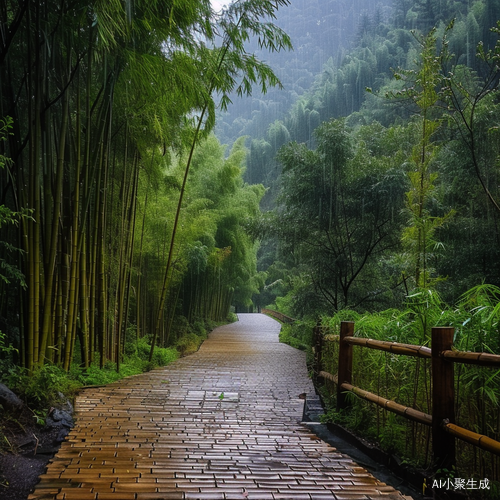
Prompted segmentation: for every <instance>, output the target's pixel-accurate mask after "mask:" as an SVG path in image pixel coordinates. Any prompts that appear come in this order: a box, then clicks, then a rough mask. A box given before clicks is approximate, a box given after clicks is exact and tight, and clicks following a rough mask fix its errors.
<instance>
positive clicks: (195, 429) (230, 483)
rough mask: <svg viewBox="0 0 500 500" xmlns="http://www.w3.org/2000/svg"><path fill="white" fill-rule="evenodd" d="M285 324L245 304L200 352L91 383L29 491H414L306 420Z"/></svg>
mask: <svg viewBox="0 0 500 500" xmlns="http://www.w3.org/2000/svg"><path fill="white" fill-rule="evenodd" d="M278 332H279V325H278V323H276V322H275V321H274V320H272V319H270V318H267V317H266V316H262V315H258V314H253V315H240V320H239V321H238V322H237V323H234V324H232V325H226V326H223V327H220V328H217V329H216V330H214V331H213V332H212V333H211V334H210V335H209V339H208V340H207V341H205V342H204V343H203V345H202V346H201V348H200V350H199V351H198V352H197V353H195V354H193V355H191V356H187V357H185V358H181V359H179V360H177V361H176V362H174V363H172V364H171V365H169V366H167V367H165V368H162V369H157V370H153V371H151V372H149V373H145V374H141V375H137V376H133V377H129V378H127V379H124V380H121V381H118V382H115V383H113V384H109V385H108V386H104V387H99V388H94V389H87V390H85V391H82V392H81V393H80V395H79V396H78V397H77V400H76V402H75V410H76V412H75V420H76V426H75V428H74V429H72V430H71V432H70V434H69V436H68V438H67V439H66V441H64V443H63V444H62V446H61V448H60V450H59V452H58V454H57V455H56V456H55V457H54V458H53V459H52V460H51V462H50V463H49V465H48V468H47V472H46V474H44V475H42V476H41V480H40V483H39V484H38V486H37V487H36V489H35V491H34V493H33V494H31V495H30V496H29V500H83V499H84V500H186V499H190V498H196V499H197V500H203V499H207V500H209V499H223V500H231V499H234V500H241V499H245V498H246V499H248V500H284V499H289V500H304V499H306V500H311V499H314V500H327V499H329V500H331V499H334V500H368V499H381V498H388V499H389V498H390V499H391V500H410V499H404V497H403V496H402V495H401V494H400V493H399V492H397V491H396V490H394V489H393V488H392V487H389V486H386V485H385V484H383V483H381V482H380V481H378V480H376V479H375V478H374V477H373V476H371V475H370V474H369V473H368V472H367V471H366V470H365V469H363V468H362V467H360V466H359V465H358V464H356V463H354V462H353V461H352V459H351V458H349V457H348V456H346V455H343V454H341V453H339V452H338V451H337V450H335V449H334V448H332V447H331V446H329V445H328V444H327V443H324V442H323V441H321V439H319V438H318V437H317V436H315V435H314V434H313V433H311V430H310V429H309V428H308V427H307V426H305V425H303V424H302V423H301V418H302V413H303V404H304V400H302V399H301V398H299V394H303V393H306V394H313V395H315V392H314V387H313V386H312V382H311V380H310V378H309V377H308V373H307V367H306V360H305V353H304V352H302V351H299V350H296V349H293V348H291V347H290V346H287V345H284V344H280V343H279V341H278ZM222 393H224V398H222V399H219V397H220V396H221V394H222Z"/></svg>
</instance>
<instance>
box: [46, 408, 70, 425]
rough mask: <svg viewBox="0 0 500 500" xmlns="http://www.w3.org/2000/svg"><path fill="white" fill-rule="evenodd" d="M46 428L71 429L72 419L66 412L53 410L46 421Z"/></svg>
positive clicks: (57, 409)
mask: <svg viewBox="0 0 500 500" xmlns="http://www.w3.org/2000/svg"><path fill="white" fill-rule="evenodd" d="M45 422H46V426H47V427H52V428H58V427H66V428H68V429H71V428H72V427H73V425H74V423H73V417H72V416H71V414H70V413H69V412H67V411H66V410H60V409H59V408H54V409H53V410H52V411H51V412H50V413H49V415H48V416H47V419H46V421H45Z"/></svg>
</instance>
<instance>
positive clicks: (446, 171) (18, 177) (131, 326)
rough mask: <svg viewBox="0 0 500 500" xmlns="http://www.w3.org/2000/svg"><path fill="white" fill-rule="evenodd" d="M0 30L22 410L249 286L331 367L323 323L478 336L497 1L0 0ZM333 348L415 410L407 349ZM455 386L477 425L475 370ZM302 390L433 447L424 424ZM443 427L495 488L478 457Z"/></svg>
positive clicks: (1, 218) (497, 295) (482, 318)
mask: <svg viewBox="0 0 500 500" xmlns="http://www.w3.org/2000/svg"><path fill="white" fill-rule="evenodd" d="M224 3H227V4H228V5H223V4H224ZM0 30H1V37H0V167H1V169H0V195H1V198H0V383H3V384H6V385H7V386H9V387H10V388H11V389H12V390H14V391H15V392H17V393H18V394H20V395H22V397H23V398H25V399H26V400H27V401H28V402H29V404H30V405H31V407H32V409H33V412H34V414H35V416H37V417H38V418H41V419H43V418H44V417H43V415H44V412H46V411H47V408H49V407H50V406H52V402H51V401H52V398H54V397H56V395H57V394H58V393H59V392H63V393H66V394H72V393H74V392H75V391H77V390H78V388H79V387H81V386H82V385H91V384H103V383H108V382H110V381H111V380H115V379H116V378H117V377H123V376H127V375H131V374H133V373H139V372H146V371H148V370H151V369H153V368H155V367H158V366H163V365H166V364H168V363H169V362H171V361H173V360H175V359H177V358H178V357H180V356H184V355H189V354H190V353H192V352H194V351H196V350H197V349H198V347H199V345H200V344H201V343H202V342H203V340H204V339H205V338H206V337H207V334H208V333H209V332H210V331H211V330H212V329H213V328H215V326H217V325H220V324H223V323H227V322H231V321H237V316H236V314H238V313H241V312H245V313H252V312H261V310H262V309H265V310H271V311H276V312H278V313H280V314H283V315H285V316H286V317H287V318H289V319H292V318H293V321H291V322H290V323H289V324H284V325H283V327H282V331H281V334H280V339H281V341H282V342H286V343H288V344H290V345H292V346H293V347H297V348H300V349H303V350H306V351H307V353H308V357H309V360H310V362H311V363H312V362H313V361H312V360H313V343H314V339H313V329H314V328H315V327H320V328H321V329H322V331H323V334H324V339H325V340H324V342H325V345H326V347H325V351H324V354H323V360H324V363H326V364H327V365H328V366H330V367H331V370H330V371H331V372H332V373H335V370H336V367H335V363H336V361H335V360H336V354H335V352H336V347H335V345H334V343H333V342H328V339H329V338H330V337H333V336H334V335H337V334H338V333H339V331H340V324H341V322H342V321H354V322H355V335H356V336H359V337H365V338H370V339H376V340H380V341H392V342H401V343H404V344H414V345H419V346H430V338H431V329H432V328H433V327H437V326H441V327H444V326H446V327H448V326H450V327H454V329H455V330H454V340H453V348H454V349H457V350H460V351H476V352H485V353H490V354H497V355H499V354H500V0H235V1H233V2H230V1H229V0H228V1H227V2H215V1H212V2H211V1H210V0H58V1H56V0H40V1H37V2H35V1H32V0H4V1H2V2H1V4H0ZM353 364H354V368H353V373H354V378H355V382H356V385H359V386H361V387H363V388H364V389H366V390H370V391H373V392H376V393H378V394H380V395H381V396H383V397H385V398H388V399H394V400H397V401H398V402H399V403H401V404H403V405H406V406H411V407H413V408H416V409H418V410H420V411H422V412H426V413H428V414H430V413H432V401H431V398H430V386H431V363H430V362H429V361H427V360H424V359H417V360H414V359H406V358H405V359H401V358H399V357H396V356H394V355H392V354H388V353H383V352H379V351H370V352H369V353H367V352H363V353H357V352H356V353H355V355H354V360H353ZM455 384H456V386H457V396H456V400H455V403H454V404H455V414H456V418H457V421H458V422H460V425H464V426H465V427H467V428H469V429H472V430H473V431H474V432H477V433H480V434H482V435H485V436H488V437H489V438H491V439H494V440H497V441H500V414H499V412H498V407H499V404H500V402H499V398H500V372H499V371H498V367H497V368H493V369H492V368H483V367H477V366H473V365H460V367H459V368H457V369H456V370H455ZM318 391H319V392H320V394H321V397H322V399H323V402H324V404H325V408H326V410H325V416H324V422H325V423H337V424H339V425H342V426H345V427H346V428H348V429H350V431H352V432H354V433H357V434H359V435H362V436H363V438H364V439H366V440H369V441H372V442H375V443H377V445H378V446H380V447H381V448H383V449H384V450H385V451H387V452H388V453H393V454H395V455H396V456H398V457H400V460H401V461H404V462H405V463H407V464H409V465H411V466H413V467H417V468H421V469H426V468H428V467H430V465H431V463H430V462H431V460H432V457H431V452H430V444H429V443H430V441H431V435H430V430H429V429H427V428H425V427H424V426H421V425H419V424H416V423H415V422H410V421H405V420H404V419H400V418H399V417H397V416H395V415H394V414H390V413H388V412H385V411H384V410H383V409H381V408H375V407H373V406H370V404H369V403H367V402H366V401H362V400H361V399H360V398H355V397H353V398H352V399H353V401H352V404H351V406H350V408H349V409H348V410H338V408H337V407H336V400H335V398H336V396H335V391H334V390H333V389H332V386H331V384H330V382H328V381H324V383H321V384H320V385H319V386H318ZM0 409H1V405H0ZM0 420H1V418H0ZM1 436H2V423H1V421H0V438H1ZM4 445H5V443H0V449H2V446H4ZM457 446H458V448H457V462H458V465H457V467H458V472H456V474H457V475H458V476H460V477H472V476H474V477H478V478H479V477H481V478H484V477H488V478H489V480H491V481H492V489H491V490H490V491H489V492H488V493H489V495H490V496H489V497H485V498H498V497H496V496H495V495H500V486H498V485H499V484H500V483H499V481H500V459H499V456H498V454H494V453H491V452H489V451H484V450H479V449H477V448H474V447H472V446H470V445H468V444H466V443H463V444H460V445H457ZM495 485H496V486H495ZM482 494H486V493H485V492H482Z"/></svg>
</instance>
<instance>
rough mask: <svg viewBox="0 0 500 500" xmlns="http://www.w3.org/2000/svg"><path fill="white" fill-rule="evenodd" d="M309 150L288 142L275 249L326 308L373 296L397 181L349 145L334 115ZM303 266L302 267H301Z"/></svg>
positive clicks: (385, 166) (398, 191)
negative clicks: (288, 258) (292, 262)
mask: <svg viewBox="0 0 500 500" xmlns="http://www.w3.org/2000/svg"><path fill="white" fill-rule="evenodd" d="M315 138H316V141H317V144H318V147H317V150H316V151H311V150H309V149H308V148H306V147H305V146H304V145H299V144H296V143H290V144H289V145H287V146H285V147H283V148H282V149H281V150H280V152H279V155H278V159H279V161H280V162H281V163H282V165H283V177H282V190H281V195H280V198H279V208H278V211H277V225H278V226H279V228H278V227H277V228H276V230H278V231H279V234H280V238H281V240H282V245H283V249H282V251H283V252H292V255H293V256H294V259H295V265H296V266H298V269H302V270H303V271H302V274H303V275H304V276H307V277H308V280H309V284H310V286H312V287H313V289H314V290H315V293H317V294H318V296H319V297H320V298H321V301H323V302H324V303H325V304H328V307H329V308H330V309H331V310H339V309H341V308H344V307H348V306H350V307H357V306H360V305H361V304H363V306H364V307H369V306H368V305H367V304H369V303H370V302H373V300H374V297H375V296H376V295H377V294H379V293H380V290H379V289H374V288H373V284H374V282H375V281H374V278H375V276H376V275H377V273H378V272H379V271H377V261H378V262H381V258H380V256H381V255H382V253H383V251H385V250H388V249H389V248H391V247H393V245H394V244H395V241H394V239H393V235H394V234H395V231H394V226H393V223H397V222H396V221H395V219H394V215H393V214H394V210H397V208H396V207H397V206H398V205H399V204H400V203H401V196H402V189H403V183H402V182H401V181H402V179H401V176H398V174H397V173H396V172H395V171H394V170H392V169H391V166H390V163H389V162H387V161H384V160H381V161H380V160H376V159H374V158H370V155H369V153H368V151H367V150H366V148H365V145H364V144H363V143H360V144H359V145H358V147H357V148H356V149H355V148H354V147H353V144H352V143H351V138H350V136H349V134H348V132H347V130H346V128H345V125H344V123H343V122H342V121H331V122H327V123H324V124H322V125H321V126H320V127H319V128H318V129H317V130H316V132H315ZM304 273H305V274H304Z"/></svg>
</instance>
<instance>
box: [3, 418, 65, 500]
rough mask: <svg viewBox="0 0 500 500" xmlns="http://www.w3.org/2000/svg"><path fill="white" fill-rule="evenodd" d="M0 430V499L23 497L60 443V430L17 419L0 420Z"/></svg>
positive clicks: (31, 487)
mask: <svg viewBox="0 0 500 500" xmlns="http://www.w3.org/2000/svg"><path fill="white" fill-rule="evenodd" d="M2 433H3V440H4V442H3V443H2V446H1V448H0V498H1V499H3V500H26V499H27V498H28V495H29V494H30V492H31V491H32V490H33V489H34V487H35V485H36V484H37V482H38V477H39V476H40V474H42V473H43V472H44V470H45V467H46V466H47V463H48V461H49V460H50V458H51V457H52V456H54V454H55V453H56V451H57V449H58V448H59V446H60V445H59V443H58V442H57V440H58V438H60V429H47V428H46V429H44V428H41V427H37V426H33V425H30V423H29V421H28V422H26V420H25V419H19V420H16V422H15V423H12V422H2Z"/></svg>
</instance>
